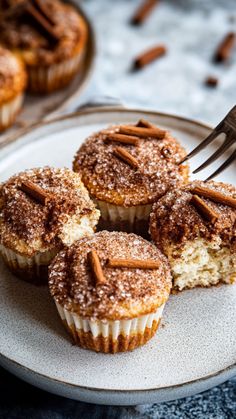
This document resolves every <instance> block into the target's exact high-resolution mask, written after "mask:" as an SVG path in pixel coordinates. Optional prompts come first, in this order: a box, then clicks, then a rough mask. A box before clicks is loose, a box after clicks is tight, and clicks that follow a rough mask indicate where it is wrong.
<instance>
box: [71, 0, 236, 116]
mask: <svg viewBox="0 0 236 419" xmlns="http://www.w3.org/2000/svg"><path fill="white" fill-rule="evenodd" d="M137 4H138V1H136V0H117V1H111V0H99V1H98V0H85V1H84V2H82V5H83V7H84V9H85V10H86V12H87V13H88V15H89V16H90V18H91V20H92V22H93V25H94V28H95V31H96V37H97V46H98V54H97V59H96V66H95V71H94V75H93V77H92V80H90V84H89V86H88V88H87V90H86V92H85V93H84V94H83V95H82V96H81V98H80V101H79V102H80V103H82V102H83V101H85V102H86V101H87V100H89V99H91V98H93V97H96V96H103V95H107V96H114V97H116V98H120V99H121V101H122V102H123V103H124V104H126V105H128V106H135V107H143V108H148V109H153V110H157V111H164V112H169V113H174V114H179V115H182V116H187V117H190V118H195V119H199V120H201V121H204V122H207V123H210V124H216V123H217V122H218V121H219V120H220V119H222V117H223V116H224V115H225V114H226V113H227V112H228V110H229V109H230V108H231V107H232V106H233V105H235V103H236V54H235V53H234V54H233V55H232V59H231V60H230V61H229V63H227V64H218V65H216V64H214V63H213V62H212V57H213V54H214V51H215V49H216V47H217V46H218V44H219V42H220V41H221V40H222V39H223V37H224V35H225V34H226V33H227V32H228V31H232V30H236V8H235V0H178V1H176V0H162V1H160V3H159V5H158V7H156V9H155V11H154V13H152V15H151V16H150V18H149V19H147V20H146V22H145V24H144V25H142V26H140V27H137V26H136V27H135V26H132V25H131V24H130V23H129V22H130V17H131V16H132V14H133V12H134V10H135V8H136V7H137ZM158 43H163V44H165V45H166V47H167V49H168V53H167V55H166V56H164V57H163V58H160V59H159V60H158V61H156V62H154V63H152V64H150V65H148V66H147V67H145V68H144V69H143V70H141V71H138V72H132V71H131V68H132V62H133V59H134V58H135V57H136V56H137V55H138V54H139V53H140V52H142V51H144V50H145V49H147V48H149V47H152V46H153V45H156V44H158ZM209 75H213V76H217V77H218V78H219V85H218V87H217V88H209V87H206V86H205V85H204V80H205V78H206V77H207V76H209Z"/></svg>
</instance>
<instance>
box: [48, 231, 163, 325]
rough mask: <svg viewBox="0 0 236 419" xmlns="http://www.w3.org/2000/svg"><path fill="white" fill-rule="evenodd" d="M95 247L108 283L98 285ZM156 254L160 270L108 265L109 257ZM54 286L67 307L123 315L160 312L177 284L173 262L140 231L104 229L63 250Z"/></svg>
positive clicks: (107, 316) (53, 271)
mask: <svg viewBox="0 0 236 419" xmlns="http://www.w3.org/2000/svg"><path fill="white" fill-rule="evenodd" d="M90 250H95V251H96V252H97V254H98V256H99V258H100V262H101V265H102V269H103V272H104V276H105V278H106V283H104V284H99V285H97V286H95V284H94V281H93V276H92V274H91V271H90V267H89V264H88V261H87V254H88V252H89V251H90ZM108 257H109V258H124V259H125V258H132V259H142V260H146V259H152V260H157V261H159V262H160V266H159V268H158V269H152V270H150V269H131V268H116V269H114V268H108V267H107V266H106V260H107V258H108ZM49 288H50V292H51V294H52V296H53V297H54V299H55V300H56V301H57V302H58V303H59V304H60V305H62V306H63V307H64V308H65V309H68V310H70V311H72V312H76V313H77V314H79V315H81V316H82V317H86V318H90V319H91V318H94V319H100V320H101V319H104V320H121V319H130V318H133V317H137V316H140V315H144V314H148V313H151V312H154V311H156V309H157V308H158V307H159V306H161V305H162V304H163V303H165V302H166V300H167V299H168V296H169V292H170V288H171V276H170V271H169V265H168V262H167V260H166V258H165V256H164V255H162V253H161V252H160V251H159V250H158V249H157V248H156V247H155V246H154V245H153V244H151V243H149V242H147V241H146V240H144V239H143V238H141V237H139V236H137V235H135V234H127V233H123V232H108V231H101V232H99V233H96V234H94V235H93V236H91V237H87V238H82V239H80V240H79V241H78V242H76V243H75V244H73V245H72V246H71V247H69V248H67V249H66V250H63V251H62V252H60V253H59V254H58V255H57V256H56V258H55V259H54V261H53V262H52V264H51V266H50V268H49Z"/></svg>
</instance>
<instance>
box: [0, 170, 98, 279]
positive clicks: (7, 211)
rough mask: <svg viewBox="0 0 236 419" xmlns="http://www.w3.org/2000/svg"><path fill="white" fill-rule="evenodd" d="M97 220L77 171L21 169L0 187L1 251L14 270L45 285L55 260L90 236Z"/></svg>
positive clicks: (95, 211) (22, 276)
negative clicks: (48, 270) (61, 252)
mask: <svg viewBox="0 0 236 419" xmlns="http://www.w3.org/2000/svg"><path fill="white" fill-rule="evenodd" d="M98 218H99V211H98V210H96V208H95V206H94V203H93V202H92V200H91V199H90V198H89V195H88V192H87V190H86V189H85V187H84V185H83V183H82V182H81V179H80V176H79V175H78V174H76V173H73V172H72V171H71V170H69V169H54V168H50V167H44V168H37V169H30V170H27V171H25V172H21V173H19V174H17V175H15V176H13V177H11V178H10V179H9V180H8V181H6V182H4V183H3V184H2V185H1V187H0V253H1V255H2V257H3V259H4V260H5V262H6V264H7V266H8V267H9V268H10V270H11V271H12V272H13V273H14V274H16V275H17V276H19V277H20V278H22V279H24V280H26V281H29V282H31V283H35V284H38V285H40V284H43V283H45V281H46V280H47V267H48V265H49V263H50V261H51V260H52V258H53V257H54V256H55V255H56V254H57V253H58V251H59V250H60V249H61V248H62V247H63V246H65V245H70V244H72V243H73V242H74V241H75V240H78V239H79V238H81V237H83V236H85V235H87V234H88V235H89V234H92V233H93V232H94V229H95V226H96V224H97V222H98Z"/></svg>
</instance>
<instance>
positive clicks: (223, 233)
mask: <svg viewBox="0 0 236 419" xmlns="http://www.w3.org/2000/svg"><path fill="white" fill-rule="evenodd" d="M193 186H203V187H205V188H209V189H212V190H215V191H218V192H221V193H222V194H224V195H226V196H230V197H233V198H236V188H235V187H234V186H233V185H230V184H226V183H222V182H214V181H209V182H201V181H194V182H192V183H190V184H188V185H185V186H182V187H181V188H178V189H172V190H170V191H169V192H167V194H166V195H165V196H163V197H162V198H161V199H160V200H159V201H158V202H156V203H155V204H154V205H153V208H152V212H151V216H150V233H151V236H152V239H153V241H154V242H155V243H156V244H157V245H158V246H159V247H160V248H161V249H164V248H165V247H166V246H168V244H169V243H174V244H175V245H176V246H177V247H178V246H182V244H184V243H185V242H186V241H188V240H194V239H195V238H197V237H201V238H204V239H207V240H215V239H216V238H217V237H219V238H220V239H221V240H222V242H223V244H224V243H225V245H227V246H230V247H231V248H232V251H236V209H235V208H232V207H230V206H227V205H224V204H220V203H216V202H213V201H212V200H211V199H208V198H204V197H202V196H201V199H202V200H203V201H204V202H206V203H207V205H208V206H209V207H210V208H212V209H213V210H214V211H215V212H216V213H217V215H218V216H219V218H218V219H217V220H216V222H215V223H212V222H210V221H207V220H206V219H204V218H203V217H202V216H201V215H200V213H199V212H198V211H197V209H196V208H195V207H194V206H193V205H192V204H191V203H190V200H191V197H192V193H191V192H190V189H191V188H193Z"/></svg>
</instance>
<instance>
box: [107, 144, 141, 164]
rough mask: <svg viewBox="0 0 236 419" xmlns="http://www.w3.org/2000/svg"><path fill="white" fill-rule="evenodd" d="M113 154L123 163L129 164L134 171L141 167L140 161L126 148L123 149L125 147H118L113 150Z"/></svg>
mask: <svg viewBox="0 0 236 419" xmlns="http://www.w3.org/2000/svg"><path fill="white" fill-rule="evenodd" d="M113 154H114V155H115V156H116V157H118V158H119V159H120V160H122V161H123V162H125V163H127V164H129V165H130V166H131V167H133V168H134V169H137V168H138V166H139V164H138V161H137V160H136V158H135V157H134V156H132V154H130V153H129V152H128V151H127V150H126V149H125V148H123V147H116V148H115V149H114V150H113Z"/></svg>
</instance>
